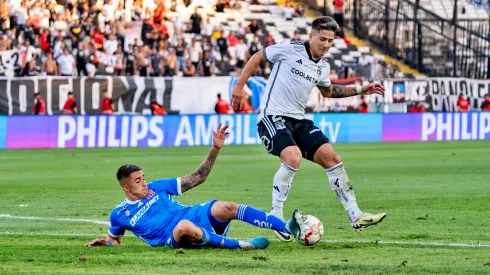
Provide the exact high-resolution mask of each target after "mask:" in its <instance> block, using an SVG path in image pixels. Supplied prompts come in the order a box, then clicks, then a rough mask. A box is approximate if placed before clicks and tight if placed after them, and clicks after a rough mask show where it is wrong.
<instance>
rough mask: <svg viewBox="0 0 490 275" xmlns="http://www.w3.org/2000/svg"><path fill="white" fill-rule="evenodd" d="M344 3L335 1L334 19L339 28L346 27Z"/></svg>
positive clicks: (341, 0)
mask: <svg viewBox="0 0 490 275" xmlns="http://www.w3.org/2000/svg"><path fill="white" fill-rule="evenodd" d="M343 6H344V1H343V0H333V8H334V11H333V19H335V21H337V24H339V27H341V28H343V27H344V10H343Z"/></svg>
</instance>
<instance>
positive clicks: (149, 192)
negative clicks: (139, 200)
mask: <svg viewBox="0 0 490 275" xmlns="http://www.w3.org/2000/svg"><path fill="white" fill-rule="evenodd" d="M154 195H155V191H153V190H151V189H150V190H148V195H146V198H147V199H151V198H152V197H153V196H154Z"/></svg>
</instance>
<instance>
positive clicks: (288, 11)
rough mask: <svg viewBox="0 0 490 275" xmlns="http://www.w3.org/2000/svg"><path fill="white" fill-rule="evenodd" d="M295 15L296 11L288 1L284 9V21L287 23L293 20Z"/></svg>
mask: <svg viewBox="0 0 490 275" xmlns="http://www.w3.org/2000/svg"><path fill="white" fill-rule="evenodd" d="M295 13H296V11H295V10H294V8H293V6H292V5H291V2H289V1H287V2H286V6H285V7H284V12H283V16H284V20H286V21H291V20H293V17H294V14H295Z"/></svg>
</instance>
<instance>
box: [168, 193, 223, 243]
mask: <svg viewBox="0 0 490 275" xmlns="http://www.w3.org/2000/svg"><path fill="white" fill-rule="evenodd" d="M216 202H217V201H216V200H212V201H207V202H205V203H201V204H196V205H194V206H193V207H191V209H190V210H189V211H187V213H186V214H184V215H183V216H182V218H181V219H180V220H181V221H182V220H188V221H190V222H192V223H193V224H195V225H196V226H198V227H201V228H204V229H205V230H207V231H209V232H213V233H215V234H218V235H223V236H226V233H228V229H229V228H230V224H231V221H229V222H224V223H222V222H219V221H217V220H216V219H215V218H214V217H213V215H211V208H212V207H213V205H214V204H215V203H216ZM172 231H173V230H172ZM165 246H169V247H181V245H179V244H178V243H177V241H175V239H174V236H173V234H171V236H170V237H169V238H168V239H167V241H166V242H165Z"/></svg>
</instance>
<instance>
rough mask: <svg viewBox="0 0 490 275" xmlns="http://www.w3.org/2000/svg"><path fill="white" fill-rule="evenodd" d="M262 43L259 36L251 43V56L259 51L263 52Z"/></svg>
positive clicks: (249, 51) (249, 50)
mask: <svg viewBox="0 0 490 275" xmlns="http://www.w3.org/2000/svg"><path fill="white" fill-rule="evenodd" d="M262 48H263V47H262V43H260V41H259V37H258V36H257V35H255V36H254V38H253V40H252V42H251V43H250V46H249V48H248V53H249V56H252V55H254V54H255V53H257V52H258V51H260V50H262Z"/></svg>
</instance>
